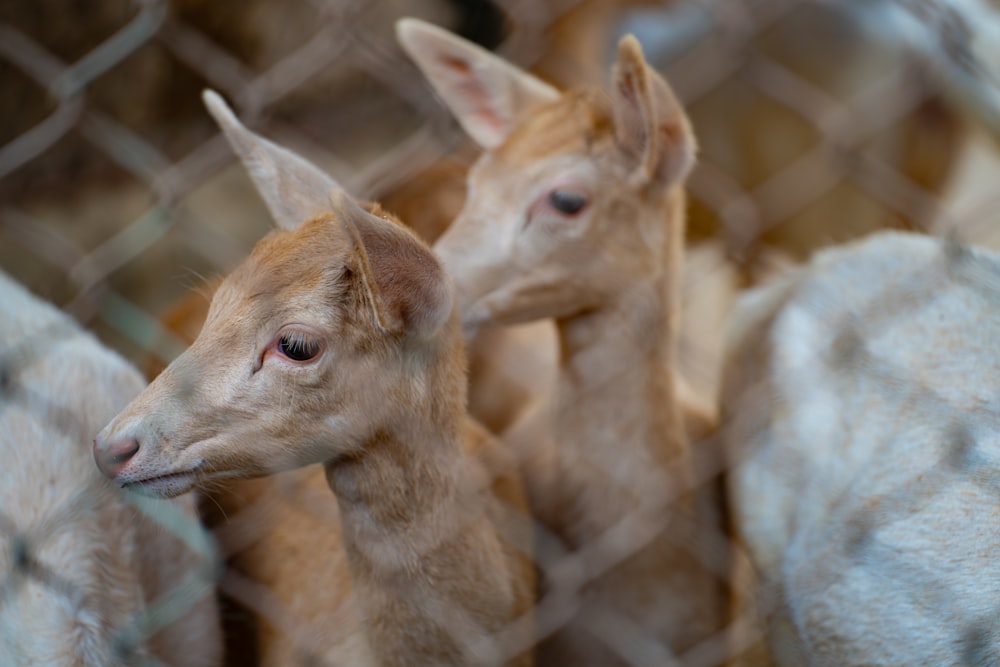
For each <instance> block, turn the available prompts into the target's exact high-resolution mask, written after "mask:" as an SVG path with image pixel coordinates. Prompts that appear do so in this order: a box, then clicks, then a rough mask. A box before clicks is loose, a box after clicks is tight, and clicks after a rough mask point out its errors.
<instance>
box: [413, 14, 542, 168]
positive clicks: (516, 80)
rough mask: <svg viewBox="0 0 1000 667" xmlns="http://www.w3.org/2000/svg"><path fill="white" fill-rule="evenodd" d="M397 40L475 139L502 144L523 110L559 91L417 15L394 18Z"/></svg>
mask: <svg viewBox="0 0 1000 667" xmlns="http://www.w3.org/2000/svg"><path fill="white" fill-rule="evenodd" d="M396 38H397V39H398V40H399V43H400V44H401V45H402V47H403V50H404V51H406V53H407V54H409V56H410V57H411V58H412V59H413V61H414V62H415V63H416V64H417V66H418V67H419V68H420V69H421V71H423V73H424V76H426V77H427V79H428V80H429V81H430V83H431V86H432V87H433V88H434V90H435V91H437V94H438V95H440V96H441V99H442V100H444V103H445V104H447V105H448V108H449V109H451V112H452V113H453V114H455V117H456V118H457V119H458V122H459V123H461V125H462V127H463V128H464V129H465V131H466V132H468V134H469V136H470V137H472V138H473V139H474V140H475V141H476V143H478V144H479V145H480V146H482V147H483V148H485V149H487V150H489V149H491V148H495V147H496V146H499V145H500V144H502V143H503V142H504V139H506V138H507V135H508V134H510V131H511V130H512V129H513V128H514V126H515V125H516V124H517V123H518V121H520V120H521V119H522V118H524V116H525V114H527V113H528V112H529V111H531V110H532V109H534V108H535V107H537V106H540V105H542V104H546V103H548V102H551V101H553V100H555V99H557V98H558V97H559V91H558V90H556V89H555V88H553V87H552V86H550V85H549V84H547V83H545V82H544V81H542V80H541V79H538V78H536V77H534V76H532V75H530V74H528V73H527V72H525V71H523V70H521V69H518V68H517V67H515V66H514V65H511V64H510V63H508V62H507V61H506V60H503V59H502V58H498V57H497V56H495V55H493V54H492V53H490V52H489V51H487V50H485V49H483V48H481V47H479V46H476V45H475V44H473V43H471V42H468V41H466V40H464V39H462V38H461V37H458V36H457V35H453V34H451V33H450V32H448V31H446V30H442V29H441V28H438V27H436V26H433V25H431V24H429V23H425V22H423V21H420V20H418V19H412V18H406V19H400V20H399V21H397V22H396Z"/></svg>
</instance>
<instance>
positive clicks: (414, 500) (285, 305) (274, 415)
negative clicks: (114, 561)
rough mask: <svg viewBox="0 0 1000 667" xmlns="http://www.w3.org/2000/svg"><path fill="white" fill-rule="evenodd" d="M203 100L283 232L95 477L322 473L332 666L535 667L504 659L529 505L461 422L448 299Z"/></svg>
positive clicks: (327, 190)
mask: <svg viewBox="0 0 1000 667" xmlns="http://www.w3.org/2000/svg"><path fill="white" fill-rule="evenodd" d="M205 101H206V104H207V105H208V107H209V110H210V111H211V112H212V114H213V115H214V116H215V118H216V119H217V120H218V121H219V123H220V125H222V127H223V129H224V131H225V132H226V134H227V137H228V138H229V140H230V142H231V144H232V145H233V147H234V149H235V150H236V151H237V153H238V154H239V155H240V157H241V158H242V159H243V161H244V163H245V165H246V166H247V167H248V171H249V172H250V175H251V177H252V179H253V180H254V182H255V184H256V186H257V187H258V190H259V191H260V193H261V195H262V196H263V198H264V200H265V203H266V204H267V205H268V208H269V209H270V211H271V212H272V214H273V216H274V218H275V220H276V221H277V223H278V224H279V226H280V227H281V228H282V229H279V230H278V231H275V232H273V233H272V234H270V235H269V236H267V237H266V238H264V239H263V240H261V241H260V242H259V243H258V244H257V246H256V247H255V248H254V251H253V253H252V254H251V256H250V257H249V258H248V259H247V260H246V261H245V262H244V263H243V264H242V265H241V266H240V267H238V268H237V269H236V270H235V271H234V272H233V273H232V274H231V275H230V276H229V277H227V278H226V279H225V280H224V281H223V282H222V284H221V285H220V286H219V289H218V290H217V292H216V293H215V296H214V297H213V299H212V305H211V308H210V311H209V314H208V319H207V321H206V323H205V326H204V328H203V329H202V331H201V333H200V334H199V336H198V338H197V340H196V341H195V342H194V344H193V345H192V346H191V348H189V349H188V350H187V351H186V352H185V353H184V354H182V355H181V356H180V357H178V358H177V359H176V360H174V362H173V363H171V364H170V366H169V367H168V368H167V369H166V370H165V371H164V372H163V373H162V374H161V375H160V376H159V377H158V378H157V379H156V380H155V381H154V382H153V383H152V384H151V385H150V386H149V387H148V388H147V389H146V391H144V392H143V393H142V394H141V395H140V396H139V397H138V398H136V399H135V400H134V401H133V402H132V403H131V404H129V406H128V407H126V408H125V410H124V411H122V412H121V413H120V414H119V415H118V416H117V417H116V418H115V419H114V420H113V421H112V422H111V423H110V424H109V425H108V426H107V427H106V428H105V429H104V430H103V431H102V432H101V433H100V434H99V436H98V439H97V441H96V443H95V458H96V459H97V461H98V465H99V466H100V467H101V469H102V471H103V472H104V473H105V474H106V475H108V476H109V477H111V478H112V479H114V480H115V481H116V482H118V483H119V484H122V485H123V486H127V487H131V488H135V489H139V490H142V491H145V492H147V493H150V494H153V495H161V496H174V495H177V494H181V493H184V492H186V491H187V490H189V489H191V488H193V487H195V486H198V485H205V484H212V483H213V482H214V481H216V480H224V479H232V478H245V477H254V476H261V475H267V474H270V473H272V472H276V471H280V470H288V469H292V468H297V467H302V466H306V465H310V464H313V463H322V464H323V465H324V467H325V469H326V476H327V481H328V483H329V486H330V488H331V489H332V490H333V492H334V494H335V495H336V499H337V503H338V505H339V510H340V521H341V532H342V535H341V542H342V548H343V550H344V551H346V554H347V558H346V560H344V561H343V562H344V563H345V564H346V565H345V567H347V568H349V572H345V576H344V577H343V587H347V586H350V587H351V588H352V594H353V598H354V614H353V617H352V618H351V619H348V622H351V623H354V624H357V625H358V627H359V631H358V633H356V634H355V636H354V637H353V638H352V639H353V641H351V642H348V644H347V645H346V646H344V647H342V648H344V653H341V654H338V656H337V657H338V660H342V661H344V662H347V663H348V664H380V665H404V664H453V665H466V664H483V663H488V664H496V663H498V662H508V663H510V664H519V665H524V664H530V662H531V659H530V655H528V654H525V653H521V654H520V655H516V656H504V655H503V652H502V651H503V650H504V647H502V646H500V645H498V644H497V643H495V642H494V641H492V638H493V635H494V634H495V633H498V632H500V631H502V630H503V629H505V628H506V627H507V625H508V624H509V623H510V622H512V621H514V620H516V619H518V618H521V617H524V615H525V614H526V613H527V612H528V610H529V608H530V605H531V601H532V597H533V588H534V581H533V578H534V575H533V569H532V567H531V564H530V561H528V560H527V558H526V556H525V553H523V551H524V550H525V549H527V548H529V547H530V540H526V539H525V536H524V534H523V531H520V533H517V534H508V533H507V530H506V529H508V528H510V529H512V530H513V529H514V528H516V526H512V525H510V524H512V523H516V522H514V521H508V519H509V518H510V517H509V515H508V512H506V511H505V509H506V508H505V506H504V503H503V501H506V502H507V504H509V505H514V506H518V505H519V504H520V503H521V496H520V494H519V487H518V485H517V482H516V479H513V478H510V477H497V478H495V471H494V470H491V468H499V467H501V465H502V461H501V459H502V457H501V456H500V454H502V452H497V451H496V450H493V449H491V446H490V445H491V441H490V439H489V438H488V437H487V436H486V435H485V434H484V433H483V432H482V430H481V429H478V428H476V427H475V425H474V424H471V423H469V422H468V421H467V420H466V417H465V407H464V402H465V375H464V363H465V362H464V351H463V343H462V336H461V330H460V327H459V325H458V320H457V317H456V316H455V315H454V313H453V310H454V309H453V296H452V287H451V283H450V280H449V279H448V277H447V275H446V274H445V272H444V270H443V268H442V267H441V265H440V263H439V262H438V260H437V259H436V258H435V256H434V255H433V253H431V252H430V250H429V249H428V248H427V247H426V245H424V244H423V243H422V242H420V241H419V240H418V239H416V237H414V236H413V235H412V234H411V233H410V232H409V231H407V230H406V229H405V228H404V227H402V226H401V225H400V224H399V223H398V222H397V221H395V220H393V219H391V218H389V217H387V216H386V215H385V214H383V213H381V211H380V210H379V209H378V208H377V207H372V208H371V209H369V210H366V209H363V208H361V207H360V206H359V205H358V204H357V203H356V202H354V201H353V200H352V199H351V198H350V197H349V196H348V195H346V194H345V193H344V192H343V191H342V190H341V189H340V188H339V187H338V186H337V184H336V183H335V182H333V180H332V179H330V178H329V177H328V176H326V175H325V174H323V173H322V172H320V171H319V170H318V169H316V168H315V167H314V166H313V165H311V164H309V163H308V162H306V161H305V160H303V159H302V158H300V157H299V156H297V155H295V154H293V153H291V152H290V151H287V150H285V149H283V148H281V147H279V146H276V145H275V144H273V143H271V142H269V141H267V140H265V139H263V138H260V137H257V136H256V135H254V134H253V133H251V132H250V131H248V130H247V129H246V128H244V127H243V126H242V125H241V124H240V123H239V121H238V120H237V119H236V117H235V116H234V115H233V114H232V112H231V111H230V110H229V109H228V107H226V106H225V103H224V102H223V101H222V99H221V98H219V97H218V96H217V95H215V94H214V93H211V92H209V93H206V96H205ZM498 462H499V463H498ZM494 479H496V481H494ZM491 486H492V487H494V488H495V489H496V490H497V491H498V493H499V494H500V495H502V496H503V499H502V500H501V499H498V498H497V497H494V496H493V495H492V494H491V493H489V488H490V487H491ZM332 501H333V499H332V498H331V502H332ZM331 557H332V558H333V557H334V556H331ZM301 576H303V577H309V573H308V572H302V573H301ZM332 579H335V578H333V577H332V576H331V575H329V574H328V575H327V576H326V577H324V580H325V581H331V580H332ZM343 587H340V588H339V590H333V591H330V594H331V595H344V588H343ZM358 635H360V636H361V637H362V639H361V640H360V641H359V640H358Z"/></svg>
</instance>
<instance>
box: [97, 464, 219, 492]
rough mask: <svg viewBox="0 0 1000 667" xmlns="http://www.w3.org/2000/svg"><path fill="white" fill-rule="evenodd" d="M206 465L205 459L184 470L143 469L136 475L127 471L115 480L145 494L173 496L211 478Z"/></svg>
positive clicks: (124, 486) (125, 487) (130, 489)
mask: <svg viewBox="0 0 1000 667" xmlns="http://www.w3.org/2000/svg"><path fill="white" fill-rule="evenodd" d="M204 467H205V461H204V459H202V460H200V461H198V463H196V464H195V465H194V466H191V467H189V468H185V469H182V470H175V471H168V472H161V473H158V474H155V475H149V474H148V472H146V471H143V472H141V473H139V474H138V475H136V474H135V473H132V474H129V473H128V472H127V471H126V472H122V473H119V475H118V478H117V479H116V480H115V481H116V482H118V484H120V485H121V487H122V488H123V489H127V490H129V491H135V492H137V493H140V494H142V495H144V496H151V497H154V498H173V497H175V496H179V495H182V494H185V493H187V492H188V491H191V490H193V489H194V488H195V486H197V485H198V484H199V483H200V482H203V481H205V480H206V479H209V478H210V476H208V475H206V474H205V473H203V472H202V469H203V468H204Z"/></svg>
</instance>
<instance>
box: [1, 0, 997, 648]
mask: <svg viewBox="0 0 1000 667" xmlns="http://www.w3.org/2000/svg"><path fill="white" fill-rule="evenodd" d="M998 9H1000V8H997V7H995V6H994V5H993V4H992V3H991V2H989V1H988V0H837V1H834V0H830V1H828V2H823V1H819V0H674V1H671V0H664V1H662V2H641V1H635V2H632V1H613V0H495V1H490V0H410V1H408V2H403V1H402V0H243V1H242V2H232V1H224V0H215V1H211V0H132V1H130V0H88V1H86V2H85V1H83V0H8V2H5V3H2V4H0V268H2V269H3V270H4V271H6V272H8V273H10V274H11V275H12V276H13V277H15V278H16V279H18V280H19V281H21V282H23V283H24V284H26V285H27V286H28V287H29V288H30V289H31V290H32V291H34V292H35V293H36V294H38V295H40V296H41V297H43V298H46V299H49V300H51V301H53V302H55V303H56V304H58V305H59V306H61V307H63V308H64V309H66V310H67V311H69V312H70V313H72V315H73V316H74V317H76V318H77V319H78V320H79V321H80V322H82V323H83V324H84V325H85V326H86V327H88V328H90V329H92V330H93V331H94V332H96V333H97V335H98V336H99V337H100V338H101V339H102V340H103V341H104V342H106V343H107V344H108V345H110V346H111V347H113V348H115V349H117V350H119V351H120V352H121V353H123V354H124V355H125V356H126V357H128V358H129V359H131V360H132V361H134V362H136V363H138V364H139V365H140V367H141V368H142V369H144V370H146V371H147V372H150V373H152V372H155V369H157V368H159V367H161V366H162V364H164V363H166V362H169V360H170V359H171V358H173V357H174V356H176V355H177V354H178V353H179V352H180V351H182V350H183V349H184V347H185V346H186V340H188V339H189V338H190V337H191V336H192V335H193V334H194V333H196V329H195V330H194V331H190V330H185V329H184V326H183V325H182V324H178V323H177V322H178V318H177V317H175V315H176V308H177V306H178V304H179V303H181V302H182V301H183V300H184V299H185V297H186V296H187V295H189V294H190V293H191V292H192V290H198V289H200V288H202V287H203V286H204V285H205V284H206V282H208V281H211V279H212V278H214V277H216V276H220V275H224V274H225V273H227V272H228V271H229V270H230V269H232V268H233V267H234V266H236V265H237V264H238V263H239V262H240V261H241V260H242V258H243V257H245V256H246V254H247V253H248V251H249V250H250V248H251V247H252V246H253V244H254V243H255V242H256V240H258V239H259V238H260V237H261V236H263V235H264V234H265V233H267V231H268V230H269V229H270V227H271V223H270V220H269V217H268V214H267V211H266V209H265V208H264V206H263V205H262V204H261V202H260V200H259V199H258V197H257V195H256V193H255V192H253V190H252V186H251V185H250V182H249V180H248V179H247V178H246V176H245V175H244V172H243V169H242V167H240V166H239V165H238V164H237V163H236V162H234V157H233V156H232V154H231V152H230V150H229V148H228V146H227V145H226V143H225V142H224V140H223V139H222V138H221V136H220V135H219V132H218V131H217V129H216V127H215V125H214V124H213V122H212V121H211V120H210V118H209V117H208V115H207V114H206V112H205V111H204V109H203V107H202V104H201V100H200V91H201V90H202V89H204V88H207V87H210V88H214V89H216V90H218V91H219V92H220V93H222V94H223V95H224V96H225V97H226V98H227V99H228V100H229V101H230V103H231V104H232V105H233V106H234V108H235V110H236V111H237V113H238V114H239V115H240V117H241V118H242V119H243V120H244V122H246V123H247V124H248V125H249V126H250V127H252V128H254V129H255V130H257V131H259V132H260V133H262V134H265V135H267V136H269V137H271V138H273V139H275V140H276V141H278V142H279V143H282V144H284V145H287V146H289V147H291V148H293V149H294V150H296V151H298V152H300V153H301V154H303V155H305V156H306V157H308V158H309V159H311V160H313V161H314V162H316V163H317V164H319V165H321V166H322V167H323V168H325V169H326V170H328V171H329V172H330V173H331V174H332V175H333V176H334V177H335V178H337V179H338V180H339V181H340V182H341V183H343V184H344V185H345V186H346V187H347V189H348V190H350V191H351V192H352V193H353V194H355V195H356V196H359V197H364V198H370V199H376V200H379V201H381V202H382V203H383V205H384V207H385V208H387V209H389V210H391V211H393V212H395V213H397V214H398V215H400V217H401V218H402V219H403V220H404V222H406V223H408V224H410V225H412V226H413V227H415V228H416V229H417V231H418V232H419V233H420V234H422V235H424V236H425V237H426V238H427V239H428V240H433V239H434V238H436V236H437V235H438V234H440V232H441V230H442V229H443V228H444V227H445V226H446V225H447V223H448V222H449V221H450V220H451V219H452V218H453V217H454V215H455V214H456V213H457V212H458V210H459V209H460V207H461V204H462V200H463V196H464V192H463V189H464V171H465V168H466V167H467V166H468V165H469V164H470V163H471V161H472V160H474V159H475V157H476V154H477V150H476V149H475V148H474V147H473V145H472V144H471V142H470V141H468V140H467V139H466V138H465V137H464V135H463V134H462V132H461V130H460V129H459V128H458V126H457V125H456V124H455V122H454V121H453V120H452V118H451V117H450V114H449V113H448V112H447V111H446V110H445V109H444V107H443V106H442V105H441V104H439V102H438V101H437V100H436V99H435V97H434V96H433V95H432V93H431V92H430V89H429V87H428V86H427V85H426V83H425V81H424V79H423V77H422V76H421V75H420V74H419V73H418V72H417V70H416V69H415V67H414V66H413V65H412V64H411V63H410V62H409V61H408V60H407V58H406V57H405V56H404V55H403V54H402V52H401V51H400V49H399V47H398V46H397V45H396V42H395V38H394V36H393V23H394V21H395V20H396V19H397V18H399V17H401V16H418V17H420V18H424V19H426V20H429V21H432V22H434V23H436V24H439V25H441V26H444V27H446V28H449V29H451V30H453V31H454V32H457V33H458V34H460V35H462V36H464V37H466V38H468V39H471V40H473V41H476V42H478V43H480V44H482V45H483V46H484V47H486V48H488V49H491V50H495V51H497V52H498V53H500V54H502V55H503V56H504V57H506V58H508V59H510V60H511V61H512V62H514V63H516V64H517V65H519V66H522V67H525V68H528V69H530V70H531V71H533V72H534V73H536V74H538V75H539V76H541V77H542V78H544V79H546V80H548V81H550V82H552V83H554V84H556V85H557V86H560V87H573V86H579V85H589V84H601V83H603V82H605V81H606V79H607V76H608V64H609V62H610V57H611V55H612V53H613V51H614V45H615V43H616V41H617V38H618V37H619V36H620V35H622V34H624V33H625V32H633V33H634V34H636V36H637V37H638V38H639V39H640V41H641V42H642V44H643V47H644V49H645V51H646V54H647V58H648V59H649V60H650V62H651V63H653V64H655V65H656V66H657V68H658V69H659V70H660V71H661V72H662V73H663V74H664V75H665V76H666V77H667V79H668V80H669V81H670V82H671V84H672V85H673V87H674V88H675V90H676V91H677V93H678V95H679V97H680V98H681V99H682V100H683V102H684V103H685V105H686V107H687V109H688V113H689V114H690V116H691V119H692V121H693V125H694V128H695V132H696V134H697V136H698V140H699V143H700V160H699V163H698V166H697V168H696V169H695V171H694V173H693V175H692V176H691V178H690V181H689V192H690V195H691V197H690V206H689V218H688V221H689V222H688V234H689V237H690V239H691V241H692V243H693V244H696V245H698V246H699V247H705V246H706V244H707V245H708V247H711V248H712V252H710V253H707V254H704V255H699V256H697V257H692V260H693V264H692V270H691V271H689V272H688V277H687V279H686V284H685V293H686V297H685V302H686V303H687V304H690V305H691V307H692V308H694V307H709V308H711V307H712V306H713V304H712V303H703V302H704V301H710V300H711V299H713V298H714V295H715V294H716V292H715V291H712V290H707V291H704V292H702V291H700V289H699V284H701V283H702V282H703V281H704V284H708V283H709V282H710V281H711V280H712V279H713V277H714V276H715V275H717V274H720V273H721V272H724V273H725V274H726V275H727V276H730V278H728V279H729V280H732V281H734V283H735V285H736V286H737V287H747V286H751V285H753V284H755V283H757V282H758V281H760V280H761V279H762V278H763V277H765V276H767V275H769V274H770V273H771V272H773V270H774V269H775V267H778V266H786V265H789V264H793V263H795V262H799V261H802V260H804V259H806V258H808V257H809V256H810V254H811V253H813V252H814V251H815V250H817V249H819V248H821V247H823V246H826V245H829V244H834V243H839V242H844V241H847V240H850V239H853V238H857V237H859V236H862V235H864V234H867V233H869V232H871V231H874V230H878V229H888V228H894V229H908V230H914V231H920V232H926V233H929V234H936V235H951V236H955V237H957V238H959V239H960V240H963V241H966V242H971V243H977V244H981V245H985V246H991V247H994V248H1000V233H998V227H997V224H996V222H997V220H996V218H997V212H996V211H997V208H998V205H1000V188H998V187H997V186H996V185H995V182H996V181H997V176H998V175H1000V159H998V154H997V150H996V147H997V143H996V133H997V132H998V131H1000V12H998ZM702 295H703V296H702ZM717 305H718V306H719V307H720V308H722V307H725V304H717ZM705 333H706V337H705V339H706V340H714V338H713V337H717V336H718V332H716V331H712V332H705ZM234 664H240V663H234Z"/></svg>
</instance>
